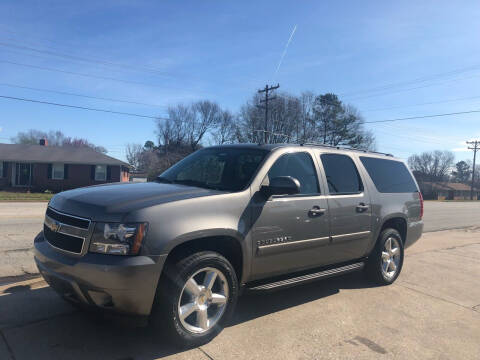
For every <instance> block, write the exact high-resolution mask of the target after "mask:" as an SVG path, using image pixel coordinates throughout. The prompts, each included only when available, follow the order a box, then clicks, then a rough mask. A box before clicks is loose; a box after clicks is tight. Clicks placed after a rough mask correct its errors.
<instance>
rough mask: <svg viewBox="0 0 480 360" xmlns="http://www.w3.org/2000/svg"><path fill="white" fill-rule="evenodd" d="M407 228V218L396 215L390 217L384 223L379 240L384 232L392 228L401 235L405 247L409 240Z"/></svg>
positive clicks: (379, 232)
mask: <svg viewBox="0 0 480 360" xmlns="http://www.w3.org/2000/svg"><path fill="white" fill-rule="evenodd" d="M407 226H408V225H407V219H406V218H405V216H399V215H396V216H392V217H389V218H388V219H385V220H384V221H383V223H382V226H381V227H380V230H379V231H378V234H377V239H378V236H380V234H381V233H382V231H383V230H385V229H389V228H392V229H395V230H397V231H398V232H399V233H400V236H401V237H402V242H403V244H404V245H405V241H406V239H407Z"/></svg>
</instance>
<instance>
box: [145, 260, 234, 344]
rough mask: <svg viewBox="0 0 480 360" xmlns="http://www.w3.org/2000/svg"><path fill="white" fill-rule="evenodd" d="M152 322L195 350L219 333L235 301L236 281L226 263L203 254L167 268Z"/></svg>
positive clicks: (175, 339)
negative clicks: (161, 323) (157, 323)
mask: <svg viewBox="0 0 480 360" xmlns="http://www.w3.org/2000/svg"><path fill="white" fill-rule="evenodd" d="M158 296H159V297H160V299H161V301H160V303H159V304H158V306H159V307H161V308H160V309H158V310H159V311H158V313H159V314H158V315H155V314H154V315H153V316H154V317H158V318H156V319H154V321H156V322H163V323H164V324H165V325H166V327H167V330H168V332H169V334H170V336H171V337H172V338H173V339H172V340H174V341H175V342H176V343H178V344H180V345H182V346H199V345H202V344H205V343H207V342H208V341H210V340H211V339H213V338H214V337H215V336H216V335H217V334H218V333H220V331H221V330H222V329H223V327H224V325H225V323H226V321H227V320H228V318H229V317H230V315H231V314H232V312H233V309H234V306H235V304H236V301H237V297H238V281H237V276H236V274H235V270H234V269H233V267H232V265H231V264H230V262H229V261H228V260H227V259H225V258H224V257H223V256H221V255H220V254H218V253H215V252H211V251H205V252H200V253H196V254H193V255H190V256H188V257H186V258H184V259H182V260H180V261H178V262H177V263H176V264H169V265H167V268H166V269H165V276H164V277H163V279H162V280H161V283H160V286H159V294H158Z"/></svg>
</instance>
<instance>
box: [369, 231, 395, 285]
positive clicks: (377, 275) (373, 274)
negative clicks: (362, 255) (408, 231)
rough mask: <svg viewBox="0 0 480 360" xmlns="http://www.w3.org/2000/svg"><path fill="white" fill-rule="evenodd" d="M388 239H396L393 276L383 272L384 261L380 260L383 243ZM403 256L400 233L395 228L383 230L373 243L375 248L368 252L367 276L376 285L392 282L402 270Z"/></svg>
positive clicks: (383, 248) (383, 247)
mask: <svg viewBox="0 0 480 360" xmlns="http://www.w3.org/2000/svg"><path fill="white" fill-rule="evenodd" d="M389 239H394V240H396V244H398V248H399V256H398V259H397V260H398V264H397V265H395V263H394V265H395V266H396V271H395V273H394V274H393V276H388V275H387V274H386V273H385V271H384V266H385V263H384V261H383V260H382V252H383V251H384V250H385V244H386V242H387V240H389ZM394 240H393V241H392V240H390V241H392V242H393V243H395V241H394ZM403 258H404V248H403V241H402V237H401V235H400V233H399V232H398V231H397V230H395V229H385V230H383V231H382V232H381V234H380V236H379V237H378V241H377V243H376V245H375V248H374V249H373V251H372V253H371V254H370V256H369V257H368V260H367V264H366V272H367V275H368V277H369V278H370V279H371V280H372V281H374V282H375V283H376V284H378V285H390V284H392V283H393V282H394V281H395V280H396V279H397V277H398V276H399V275H400V272H401V271H402V266H403ZM392 261H393V259H392ZM392 266H393V265H392ZM388 269H389V270H390V269H391V268H390V267H388ZM392 271H393V270H392Z"/></svg>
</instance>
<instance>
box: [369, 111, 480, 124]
mask: <svg viewBox="0 0 480 360" xmlns="http://www.w3.org/2000/svg"><path fill="white" fill-rule="evenodd" d="M473 113H480V110H469V111H459V112H452V113H444V114H434V115H422V116H412V117H406V118H397V119H386V120H375V121H363V122H362V124H375V123H383V122H393V121H405V120H414V119H427V118H434V117H441V116H451V115H462V114H473Z"/></svg>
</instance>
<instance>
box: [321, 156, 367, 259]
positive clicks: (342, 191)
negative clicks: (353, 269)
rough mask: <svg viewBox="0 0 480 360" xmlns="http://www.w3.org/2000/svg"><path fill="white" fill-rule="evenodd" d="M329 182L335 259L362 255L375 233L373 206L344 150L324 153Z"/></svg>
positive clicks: (326, 174)
mask: <svg viewBox="0 0 480 360" xmlns="http://www.w3.org/2000/svg"><path fill="white" fill-rule="evenodd" d="M320 159H321V163H322V165H323V170H324V174H325V177H326V182H327V184H328V191H329V196H328V207H329V210H330V235H331V237H332V243H331V248H332V251H331V258H330V261H331V262H332V263H337V262H341V261H348V260H353V259H358V258H360V257H362V256H363V255H364V253H365V251H366V249H367V247H368V245H369V243H370V239H371V237H372V233H371V226H372V224H371V222H372V207H371V204H370V198H369V196H368V194H366V193H365V191H364V186H363V182H362V179H361V176H360V173H359V172H358V170H357V167H356V165H355V163H354V161H353V159H352V158H351V157H350V156H348V155H344V154H335V153H324V154H322V155H321V156H320Z"/></svg>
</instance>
